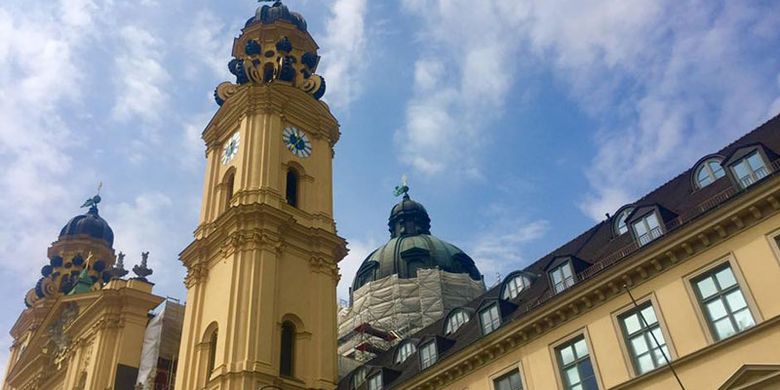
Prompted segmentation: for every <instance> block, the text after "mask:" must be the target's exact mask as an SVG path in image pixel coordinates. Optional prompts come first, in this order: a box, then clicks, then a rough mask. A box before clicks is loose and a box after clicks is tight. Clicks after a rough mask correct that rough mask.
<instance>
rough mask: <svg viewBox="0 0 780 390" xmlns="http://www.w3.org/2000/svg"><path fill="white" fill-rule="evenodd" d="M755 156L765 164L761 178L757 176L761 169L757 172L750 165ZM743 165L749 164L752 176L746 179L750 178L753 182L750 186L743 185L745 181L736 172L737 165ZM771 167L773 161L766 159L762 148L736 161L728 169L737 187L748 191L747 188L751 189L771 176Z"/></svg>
mask: <svg viewBox="0 0 780 390" xmlns="http://www.w3.org/2000/svg"><path fill="white" fill-rule="evenodd" d="M753 156H758V158H759V159H760V160H761V163H762V164H763V166H762V167H761V168H762V169H763V170H764V174H763V176H761V177H758V175H756V172H757V171H759V170H760V169H759V170H756V169H754V168H753V167H752V166H751V165H750V161H749V159H750V158H751V157H753ZM742 163H745V164H747V166H748V167H749V168H750V174H749V175H748V176H746V177H750V178H751V180H752V181H751V182H750V183H749V184H747V185H745V184H743V180H742V179H743V178H741V177H739V175H738V174H737V170H736V167H737V165H740V164H742ZM770 165H771V161H769V159H768V158H767V157H766V155H765V154H764V152H763V151H762V150H761V148H756V149H755V150H753V151H752V152H750V153H747V154H745V155H744V156H743V157H742V158H740V159H739V160H737V161H734V162H732V163H731V164H729V166H728V168H729V173H731V177H733V178H734V181H735V182H736V184H737V187H739V188H740V189H742V190H744V189H747V188H749V187H751V186H752V185H754V184H756V183H758V182H759V181H761V180H763V179H764V178H766V177H767V176H769V175H770V174H771V173H772V172H771V171H770V169H771V166H770Z"/></svg>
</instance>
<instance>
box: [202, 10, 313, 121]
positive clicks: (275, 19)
mask: <svg viewBox="0 0 780 390" xmlns="http://www.w3.org/2000/svg"><path fill="white" fill-rule="evenodd" d="M317 48H318V47H317V44H316V43H314V40H313V39H312V38H311V36H310V35H309V33H308V31H307V28H306V20H305V19H304V18H303V16H301V14H299V13H297V12H290V10H289V9H288V8H287V6H286V5H284V4H282V2H281V1H275V2H274V3H273V5H271V6H268V5H264V6H262V7H260V8H258V9H257V13H256V15H255V16H254V17H252V18H250V19H249V20H248V21H247V23H246V27H245V28H244V31H243V34H241V36H240V37H238V38H237V39H236V40H235V42H234V44H233V57H235V58H234V59H233V60H232V61H230V63H229V64H228V68H229V69H230V73H232V74H233V75H235V76H236V83H235V84H233V83H222V84H220V85H219V86H218V87H217V90H216V92H215V94H214V96H215V98H216V100H217V104H219V105H220V106H221V105H223V104H224V103H225V101H227V100H228V99H230V97H232V96H233V95H235V94H236V92H237V91H238V87H239V86H241V85H246V84H251V83H257V84H262V83H275V82H279V83H285V84H287V85H291V86H294V87H296V88H299V89H301V90H302V91H304V92H306V93H307V94H309V95H311V96H312V97H313V98H314V99H319V98H321V97H322V96H323V95H324V94H325V80H324V79H323V78H322V76H319V75H317V74H316V73H315V72H316V71H317V65H318V64H319V62H320V57H319V56H318V55H317Z"/></svg>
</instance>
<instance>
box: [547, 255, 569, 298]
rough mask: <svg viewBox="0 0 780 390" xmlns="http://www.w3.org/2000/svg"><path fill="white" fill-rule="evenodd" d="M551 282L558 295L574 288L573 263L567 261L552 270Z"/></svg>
mask: <svg viewBox="0 0 780 390" xmlns="http://www.w3.org/2000/svg"><path fill="white" fill-rule="evenodd" d="M550 280H551V281H552V286H553V290H555V293H556V294H558V293H560V292H562V291H564V290H566V289H567V288H569V287H571V286H573V285H574V270H572V267H571V261H567V262H565V263H563V264H561V265H559V266H557V267H555V268H553V269H552V270H550Z"/></svg>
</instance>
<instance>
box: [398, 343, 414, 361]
mask: <svg viewBox="0 0 780 390" xmlns="http://www.w3.org/2000/svg"><path fill="white" fill-rule="evenodd" d="M415 352H417V346H416V345H414V343H413V342H412V341H411V340H404V341H403V342H401V343H400V344H398V348H397V349H396V350H395V357H394V358H393V361H394V362H395V364H403V362H405V361H407V360H408V359H409V358H410V357H411V356H412V355H414V353H415Z"/></svg>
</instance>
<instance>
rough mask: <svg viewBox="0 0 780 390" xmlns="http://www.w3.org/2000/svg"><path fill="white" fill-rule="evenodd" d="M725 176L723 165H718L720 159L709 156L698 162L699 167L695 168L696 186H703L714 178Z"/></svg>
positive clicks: (713, 180) (710, 182)
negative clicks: (707, 158) (709, 157)
mask: <svg viewBox="0 0 780 390" xmlns="http://www.w3.org/2000/svg"><path fill="white" fill-rule="evenodd" d="M723 176H726V172H725V171H723V167H722V166H721V165H720V159H717V158H711V159H709V160H706V161H704V162H703V163H701V164H699V168H697V169H696V187H697V188H704V187H706V186H708V185H710V184H712V183H713V182H715V180H718V179H720V178H721V177H723Z"/></svg>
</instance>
